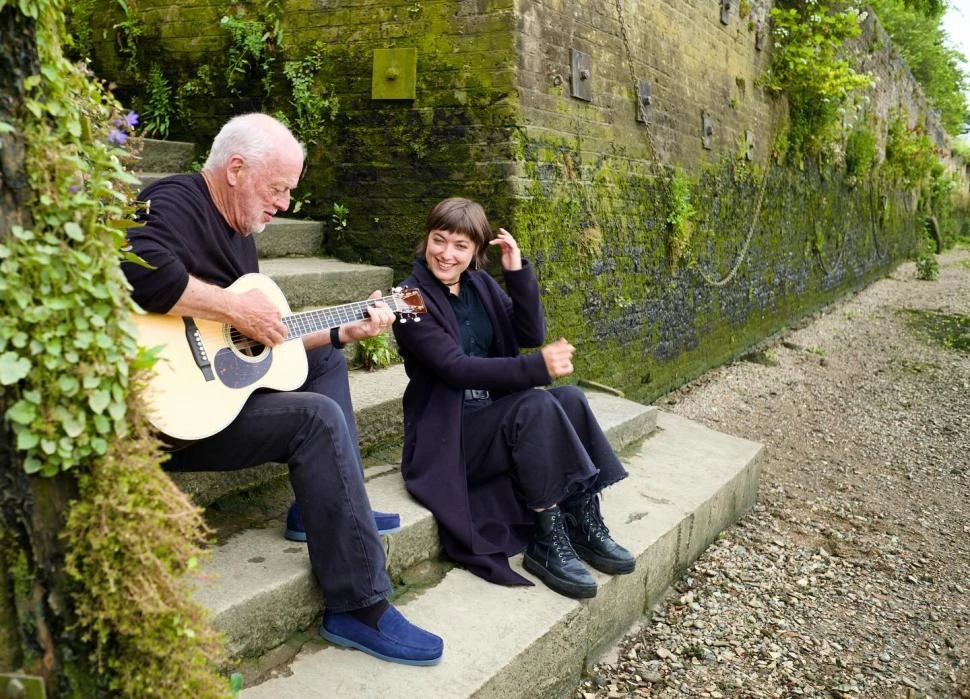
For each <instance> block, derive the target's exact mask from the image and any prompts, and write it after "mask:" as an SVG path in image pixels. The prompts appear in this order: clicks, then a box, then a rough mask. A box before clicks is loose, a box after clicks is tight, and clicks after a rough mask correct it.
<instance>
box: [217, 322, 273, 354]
mask: <svg viewBox="0 0 970 699" xmlns="http://www.w3.org/2000/svg"><path fill="white" fill-rule="evenodd" d="M227 329H228V335H229V337H228V338H227V339H228V344H230V345H232V348H233V350H235V352H236V354H238V355H240V356H241V357H243V358H244V359H245V358H249V359H258V358H259V357H261V356H262V355H263V353H264V352H265V351H266V345H264V344H262V343H261V342H256V340H251V339H249V338H248V337H246V336H245V335H243V334H242V333H241V332H239V331H238V330H236V329H235V328H233V327H229V326H227Z"/></svg>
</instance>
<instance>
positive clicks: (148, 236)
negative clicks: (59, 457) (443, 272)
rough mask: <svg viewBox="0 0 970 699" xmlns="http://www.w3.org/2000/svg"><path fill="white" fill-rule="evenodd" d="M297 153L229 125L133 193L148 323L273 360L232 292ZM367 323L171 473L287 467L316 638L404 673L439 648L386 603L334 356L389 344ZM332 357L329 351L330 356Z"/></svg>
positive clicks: (264, 319) (253, 130) (310, 347)
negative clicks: (229, 341)
mask: <svg viewBox="0 0 970 699" xmlns="http://www.w3.org/2000/svg"><path fill="white" fill-rule="evenodd" d="M303 161H304V151H303V147H302V146H301V145H300V143H299V142H298V141H297V140H296V139H295V138H294V137H293V135H292V134H291V133H290V131H289V130H288V129H287V128H286V127H285V126H284V125H283V124H282V123H280V122H279V121H277V120H276V119H273V118H272V117H270V116H267V115H265V114H246V115H242V116H238V117H235V118H234V119H232V120H230V121H229V122H228V123H226V124H225V125H224V126H223V127H222V129H221V130H220V132H219V133H218V135H217V136H216V138H215V140H214V141H213V144H212V149H211V151H210V153H209V157H208V159H207V160H206V163H205V165H204V166H203V168H202V171H201V172H200V173H199V174H192V175H175V176H172V177H166V178H164V179H162V180H160V181H158V182H156V183H154V184H152V185H150V186H149V187H147V188H146V189H145V190H144V191H143V192H142V194H141V199H142V200H143V201H148V200H150V201H151V205H150V207H149V210H148V211H147V212H146V213H145V214H144V215H143V216H142V220H141V223H142V224H143V225H142V226H141V227H139V228H134V229H132V230H131V232H130V236H129V238H130V241H131V244H132V248H133V251H134V252H135V253H136V254H137V255H138V256H140V257H141V258H142V259H144V260H145V261H146V262H148V263H149V264H150V265H151V267H152V268H151V269H149V268H147V267H143V266H139V265H135V264H131V263H126V264H125V265H124V271H125V274H126V275H127V277H128V280H129V281H130V283H131V285H132V287H133V292H132V296H133V298H134V300H135V301H136V302H137V303H138V304H139V305H140V306H141V307H142V308H144V309H145V310H147V311H150V312H153V313H164V314H172V315H176V316H185V317H191V318H199V319H205V320H211V321H218V322H221V323H227V324H230V325H231V326H233V327H234V328H235V329H237V330H238V331H240V332H241V333H242V334H244V335H245V336H246V337H248V338H251V339H253V340H256V341H258V342H259V343H261V344H263V345H266V346H268V347H273V346H276V345H278V344H280V343H281V342H283V340H284V338H285V337H286V334H287V328H286V326H285V325H284V323H283V320H282V318H281V313H280V310H279V308H277V306H276V305H275V304H274V303H273V302H272V301H271V300H270V299H269V298H267V296H266V295H264V294H263V292H262V291H261V290H259V289H258V288H254V289H249V290H248V291H245V292H242V293H236V292H234V291H231V290H227V289H226V287H228V286H230V285H231V284H232V283H233V282H235V281H236V280H237V279H238V278H239V277H241V276H242V275H244V274H247V273H250V272H256V271H257V270H258V261H257V256H256V245H255V242H254V240H253V238H252V234H253V233H258V232H259V231H261V230H263V228H265V226H266V224H267V223H269V221H270V220H271V219H272V217H273V216H274V215H275V214H276V213H277V212H279V211H285V210H286V209H287V207H288V206H289V204H290V192H291V191H292V190H293V189H294V188H295V187H296V186H297V183H298V182H299V180H300V176H301V174H302V171H303ZM366 313H367V317H366V318H363V319H361V320H357V321H354V322H350V323H346V324H343V325H341V326H339V327H338V328H332V329H329V330H324V331H321V332H314V333H311V334H308V335H306V336H305V337H304V338H303V344H304V346H305V347H306V349H307V358H308V365H309V372H308V378H307V380H306V383H305V384H304V385H303V386H302V387H300V388H299V389H297V390H296V391H289V392H283V391H258V392H254V393H253V394H252V395H250V396H249V397H248V399H247V400H246V402H245V404H244V405H243V407H242V409H241V411H240V412H239V415H238V416H237V417H236V418H235V419H234V420H233V421H232V422H231V423H230V424H229V425H228V426H227V427H225V428H224V429H222V430H221V431H219V432H217V433H216V434H214V435H212V436H209V437H205V438H203V439H199V440H196V441H192V442H189V443H180V444H178V445H177V446H176V447H175V448H174V450H173V452H172V456H171V460H170V461H169V462H167V464H166V468H168V469H169V470H173V471H200V470H212V469H219V470H234V469H241V468H246V467H249V466H255V465H258V464H263V463H267V462H274V461H275V462H285V463H287V464H288V465H289V473H290V482H291V484H292V486H293V491H294V493H295V495H296V504H297V505H298V506H299V512H300V513H301V514H302V520H303V521H302V523H301V524H302V525H304V526H305V532H306V539H307V544H308V548H309V555H310V561H311V564H312V566H313V571H314V574H315V575H316V577H317V581H318V582H319V584H320V588H321V590H322V591H323V593H324V597H325V605H326V610H325V612H324V617H323V623H322V625H321V627H320V633H321V634H322V635H323V636H324V637H325V638H326V639H328V640H329V641H331V642H333V643H336V644H339V645H343V646H348V647H353V648H358V649H360V650H363V651H365V652H367V653H370V654H371V655H374V656H376V657H379V658H382V659H384V660H389V661H392V662H400V663H405V664H411V665H432V664H434V663H437V662H438V661H439V660H440V659H441V655H442V652H443V642H442V640H441V639H440V638H439V637H438V636H436V635H434V634H432V633H429V632H427V631H425V630H423V629H420V628H418V627H417V626H415V625H413V624H411V623H410V622H408V621H407V620H406V619H405V618H404V617H403V615H401V613H400V612H399V611H397V609H395V608H394V607H393V606H392V605H390V604H389V603H388V601H387V597H388V595H389V593H390V592H391V583H390V580H389V578H388V575H387V572H386V570H385V555H384V548H383V546H382V545H381V541H380V538H379V534H378V528H377V526H376V524H375V521H374V515H373V513H372V511H371V508H370V504H369V502H368V499H367V493H366V491H365V489H364V480H363V469H362V465H361V461H360V454H359V451H358V446H357V445H358V442H357V431H356V425H355V422H354V415H353V409H352V406H351V400H350V388H349V384H348V381H347V365H346V362H345V360H344V358H343V355H342V353H341V352H339V351H338V348H339V345H340V344H342V343H344V342H351V341H354V340H360V339H362V338H365V337H373V336H375V335H379V334H380V333H382V332H384V331H385V330H386V329H387V328H388V327H389V326H390V325H391V323H393V321H394V314H393V313H392V312H391V311H390V310H389V309H388V308H387V307H386V306H385V305H384V304H383V303H380V302H375V303H374V304H373V305H369V306H368V308H367V311H366ZM335 345H336V346H337V347H335Z"/></svg>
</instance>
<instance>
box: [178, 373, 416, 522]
mask: <svg viewBox="0 0 970 699" xmlns="http://www.w3.org/2000/svg"><path fill="white" fill-rule="evenodd" d="M349 375H350V394H351V397H352V398H353V402H354V415H355V417H356V418H357V428H358V431H359V432H360V439H361V449H362V450H363V451H365V452H366V451H368V450H369V449H371V448H372V447H375V446H378V445H380V444H385V443H393V442H395V441H398V442H399V441H400V440H401V435H402V434H403V431H404V427H403V422H402V417H401V396H403V395H404V388H405V386H407V381H408V380H407V376H406V375H405V374H404V366H403V365H402V364H397V365H393V366H390V367H388V368H386V369H380V370H378V371H363V370H352V371H350V372H349ZM171 475H172V480H173V481H175V483H176V484H177V485H178V486H179V488H181V489H182V491H183V492H185V493H187V494H188V495H190V496H191V497H192V500H193V501H194V502H195V503H196V504H197V505H199V506H200V507H207V506H209V505H211V504H212V503H213V502H216V501H217V500H219V499H221V498H224V497H226V496H228V495H232V494H234V493H239V492H242V491H244V490H251V489H253V488H257V487H261V486H265V485H267V484H271V483H273V482H275V481H279V480H281V479H285V478H286V477H287V468H286V465H285V464H263V465H261V466H254V467H253V468H247V469H242V470H241V471H217V472H212V473H203V472H194V473H173V474H171ZM377 509H381V508H379V507H378V508H377Z"/></svg>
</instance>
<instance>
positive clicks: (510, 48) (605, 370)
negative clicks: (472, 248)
mask: <svg viewBox="0 0 970 699" xmlns="http://www.w3.org/2000/svg"><path fill="white" fill-rule="evenodd" d="M138 3H139V4H138V12H139V13H141V15H142V16H144V17H145V18H146V19H145V21H146V23H148V25H149V26H148V31H147V32H146V39H145V41H144V42H143V50H144V52H145V53H146V55H149V54H151V55H158V56H164V57H165V61H166V62H167V63H166V65H168V66H171V67H172V68H171V70H175V71H178V70H181V71H183V73H184V74H185V75H191V74H192V71H193V70H196V69H197V65H198V63H199V62H200V61H207V60H211V61H214V62H216V64H218V61H219V60H223V61H224V56H225V54H226V52H227V50H228V48H229V39H228V35H227V34H226V32H225V31H224V30H223V29H221V28H220V27H219V24H218V18H219V17H220V16H222V15H223V14H230V13H233V12H235V13H240V12H242V13H244V14H245V13H247V12H248V13H250V15H253V14H256V13H258V7H256V6H250V5H244V4H243V5H232V6H230V5H228V4H221V3H212V2H207V1H203V2H199V3H197V4H195V5H193V6H191V7H189V6H184V5H176V4H175V2H174V0H138ZM283 6H284V8H285V11H284V12H283V14H282V16H281V23H280V27H281V29H282V31H283V37H284V40H283V42H282V44H281V55H280V56H277V57H276V60H295V59H298V58H299V57H301V56H303V55H306V54H307V53H308V52H311V51H316V52H318V53H319V54H320V55H322V56H323V57H324V59H325V60H324V66H325V67H324V68H323V69H322V70H321V72H320V74H319V75H318V76H317V84H318V87H319V89H320V90H322V91H326V92H327V94H330V95H336V96H337V97H338V99H339V112H338V115H337V117H336V119H335V120H334V121H333V122H332V123H331V125H330V128H329V129H328V130H327V133H326V135H325V136H324V137H322V138H321V139H320V142H318V143H317V144H316V145H315V146H314V147H313V148H311V151H310V156H309V168H308V171H307V175H306V177H305V180H304V187H303V189H304V191H305V192H306V193H307V194H308V195H309V197H310V201H309V203H308V205H307V207H306V208H305V209H304V212H305V213H309V214H310V215H313V216H315V217H316V218H318V219H321V220H324V221H329V220H330V212H331V210H332V206H333V203H335V202H336V203H339V204H341V205H343V206H345V207H346V208H347V210H348V211H349V215H348V226H347V227H346V228H345V229H341V228H338V227H331V229H330V230H329V232H328V235H327V239H326V243H325V245H326V252H327V253H329V254H336V255H338V256H340V257H343V258H345V259H354V260H364V261H368V262H372V263H376V264H384V265H391V266H393V267H394V268H395V270H396V272H397V276H398V277H403V276H404V275H405V274H406V273H407V270H408V268H409V266H410V259H411V257H412V250H413V248H414V244H415V242H416V241H417V238H418V236H419V234H420V231H421V229H422V224H423V220H424V217H425V216H426V214H427V212H428V210H429V209H430V207H431V206H432V205H433V204H434V203H435V202H436V201H438V200H440V199H441V198H444V197H447V196H453V195H464V196H469V197H472V198H475V199H478V200H479V201H481V202H482V203H483V204H484V205H485V207H486V209H487V211H488V212H489V215H490V217H491V218H492V221H493V224H494V225H495V226H496V227H497V226H500V225H501V226H505V227H506V228H509V229H510V230H512V231H513V232H514V233H515V234H516V235H517V237H518V238H519V239H520V241H521V243H522V246H523V249H524V250H525V251H526V253H527V255H529V256H530V257H531V258H532V259H533V260H534V261H535V264H536V269H537V272H538V275H539V277H540V281H541V283H542V288H543V290H544V294H545V302H546V305H547V308H548V310H549V313H550V319H551V331H552V334H553V335H555V336H558V335H565V336H566V337H568V338H570V340H572V341H573V342H574V344H576V345H577V347H578V348H579V352H578V354H577V361H576V366H577V372H576V376H577V377H585V378H589V379H593V380H596V381H600V382H602V383H607V384H611V385H614V386H617V387H618V388H622V389H624V390H625V391H627V392H628V395H631V396H632V397H635V398H640V399H652V398H654V397H656V396H658V395H660V394H662V393H663V392H665V391H667V390H669V389H670V388H671V387H673V386H676V385H678V384H679V383H682V382H683V381H685V380H687V379H689V378H691V377H692V376H695V375H697V374H699V373H701V372H702V371H704V370H705V369H707V368H710V367H711V366H715V365H717V364H719V363H721V362H723V361H725V360H727V359H730V358H731V357H734V356H737V355H739V354H741V353H742V352H743V351H745V350H746V349H747V348H749V347H750V346H751V345H753V344H755V343H757V342H758V341H759V340H761V339H763V338H764V337H765V336H767V335H769V334H770V333H772V332H775V331H777V330H778V329H780V328H782V327H784V326H785V325H787V324H790V323H792V322H793V321H795V320H797V319H798V318H800V317H802V316H804V315H806V314H807V313H810V312H811V311H813V310H814V309H817V308H818V307H819V306H821V305H823V304H825V303H827V302H829V301H831V300H833V299H836V298H838V297H839V296H842V295H844V294H846V293H848V292H850V291H852V290H854V289H857V288H860V287H861V286H863V285H865V284H867V283H869V282H870V281H871V280H873V279H875V278H878V277H879V276H880V275H882V274H885V273H886V272H887V271H888V270H889V269H891V268H892V267H893V266H894V265H895V264H897V263H898V262H899V261H900V260H901V259H904V258H905V257H906V256H908V255H910V254H911V253H912V252H913V251H914V249H915V248H916V246H917V244H918V242H919V240H920V236H921V235H922V231H923V224H922V221H923V219H924V218H925V216H927V215H931V214H932V213H933V212H928V211H925V210H923V209H922V208H921V204H920V200H919V198H918V197H917V195H916V194H915V193H913V192H896V191H893V190H891V189H887V187H889V186H890V185H887V184H886V183H885V182H884V181H883V180H881V179H879V177H878V168H876V175H875V176H874V177H873V178H872V179H871V180H866V181H864V182H850V181H849V180H847V178H846V177H845V173H844V171H843V169H842V166H840V165H839V164H838V161H837V160H836V161H835V164H833V165H830V166H826V167H824V168H821V169H819V168H816V167H814V166H812V165H811V164H809V165H808V166H807V167H804V166H801V165H798V164H792V163H785V161H784V159H783V157H782V156H783V154H782V150H783V148H782V146H781V145H780V144H782V143H783V138H782V136H783V134H784V132H785V127H786V123H785V119H786V117H785V115H786V105H785V102H784V100H783V99H781V98H779V97H773V96H771V95H768V94H766V93H765V92H764V91H763V90H762V89H761V88H760V87H759V84H758V77H759V75H760V74H761V73H762V71H763V70H764V69H765V68H766V67H767V65H768V61H769V59H770V51H771V46H770V43H771V40H770V38H769V37H768V35H767V32H766V25H765V20H766V18H767V12H768V8H769V3H768V2H767V0H752V1H751V2H748V3H740V4H738V3H732V9H731V11H730V13H729V15H728V16H727V17H726V20H727V22H726V23H725V22H724V21H722V16H721V8H720V4H719V3H715V2H710V1H709V0H658V2H652V3H639V2H630V1H628V0H619V2H617V0H583V1H582V2H567V1H566V0H461V1H458V2H456V1H454V0H451V1H448V2H443V1H425V0H412V1H411V2H400V3H385V2H376V1H372V0H356V1H355V2H348V1H346V0H334V1H331V2H327V3H321V2H308V1H307V0H288V1H286V2H284V3H283ZM739 7H741V8H743V9H744V12H745V15H744V16H743V17H742V16H741V15H740V14H739V12H740V10H739ZM187 13H191V16H192V20H191V22H188V23H187V22H186V21H185V20H184V18H183V15H187ZM149 18H151V19H149ZM154 23H159V26H157V27H156V26H153V24H154ZM176 26H177V27H181V29H179V30H176V29H174V28H173V27H176ZM880 32H881V30H880V29H879V28H878V26H877V25H875V24H874V20H872V19H871V18H870V19H869V20H867V30H866V34H865V35H864V37H863V38H862V39H861V40H860V42H859V44H858V45H856V46H854V47H853V51H855V52H856V54H857V56H858V60H859V62H860V64H861V65H863V67H865V68H867V69H869V70H871V71H873V72H874V73H875V74H876V75H877V77H878V82H877V83H876V86H875V87H873V88H871V89H870V90H869V91H868V92H867V93H866V94H863V95H860V98H859V99H858V100H856V101H854V102H853V103H852V104H850V105H849V108H848V109H847V111H846V125H847V127H851V125H852V124H853V123H864V124H866V125H867V126H868V127H869V128H871V129H873V131H875V132H876V133H877V134H879V137H880V139H879V141H880V148H884V145H885V131H886V128H887V122H888V121H889V120H890V119H891V118H892V115H894V114H898V113H903V114H905V115H906V118H907V120H908V121H909V123H911V124H920V125H922V126H923V127H924V128H925V129H926V131H927V133H930V134H932V135H934V137H935V138H936V139H937V143H938V144H939V143H941V141H945V138H944V137H943V135H942V132H941V130H940V129H939V126H938V124H937V123H936V121H935V119H934V117H933V115H932V113H931V112H930V110H929V109H927V108H926V106H925V104H923V102H922V98H921V96H920V93H919V90H918V88H916V87H915V85H914V84H913V82H912V79H911V78H910V76H909V74H908V72H907V71H906V70H905V68H904V67H902V66H901V64H900V63H899V59H898V58H897V57H896V56H895V55H894V53H893V50H892V47H891V45H890V44H889V43H888V40H886V38H885V36H884V33H883V34H881V33H880ZM104 36H105V37H106V40H105V42H104V43H102V44H99V45H98V47H97V55H98V56H107V55H109V54H111V53H112V51H113V49H112V48H111V38H110V36H111V30H110V29H106V33H105V34H104ZM403 47H414V48H416V49H417V55H418V58H417V90H416V99H414V100H402V101H397V100H392V101H387V100H373V99H371V92H370V89H371V68H372V61H373V51H374V49H377V48H403ZM572 51H580V52H582V53H584V54H585V55H586V56H588V58H589V61H590V67H591V70H590V75H589V77H588V78H587V80H588V81H589V85H590V88H591V93H592V99H591V100H589V101H585V100H580V99H577V98H575V97H573V96H571V85H572V81H575V80H579V79H580V78H579V76H576V75H573V74H572V71H571V61H570V59H571V52H572ZM113 65H114V66H115V68H112V67H111V66H113ZM95 67H96V69H97V70H98V71H99V72H100V73H102V74H103V75H105V76H106V77H109V78H111V79H113V80H115V81H117V82H119V86H120V87H121V89H122V90H124V89H132V87H133V86H126V85H125V84H124V80H123V76H122V75H121V73H118V72H115V73H114V74H112V71H113V70H114V71H117V64H112V63H111V62H110V61H109V60H107V59H105V60H100V61H96V65H95ZM105 71H107V72H105ZM216 72H218V71H216ZM638 80H641V81H646V83H645V84H646V85H647V86H648V87H649V89H650V93H651V101H650V104H649V111H648V123H646V124H644V123H641V122H638V121H637V119H636V117H637V107H636V87H635V81H638ZM283 87H284V86H279V85H277V86H274V89H273V90H271V91H272V92H273V93H274V94H275V97H276V99H277V100H278V104H277V107H279V106H285V100H286V92H285V89H283ZM244 106H246V105H242V104H240V103H239V99H238V98H237V99H236V101H235V102H233V101H232V100H231V99H229V98H227V97H225V96H222V95H219V94H213V95H205V96H204V99H200V104H199V107H198V114H199V115H202V116H205V115H208V116H209V119H208V120H206V119H205V118H202V117H201V116H200V117H198V118H197V121H196V125H197V128H195V129H194V131H193V133H191V134H179V135H180V136H181V137H185V138H192V139H193V140H196V141H198V142H200V143H205V142H206V141H207V140H208V139H209V138H210V137H211V135H212V132H213V131H214V130H215V128H217V127H218V125H219V124H220V123H221V122H222V121H223V120H224V118H225V117H226V116H228V115H229V114H232V113H236V112H238V111H242V109H241V108H242V107H244ZM267 106H268V107H272V104H269V105H263V108H267ZM705 123H706V124H707V125H708V126H709V130H708V131H707V132H705V131H704V130H703V125H704V124H705ZM944 145H945V144H944ZM941 153H942V155H943V158H944V161H945V162H946V164H947V166H948V167H949V168H950V170H951V171H952V172H953V173H955V174H956V175H957V176H958V177H960V178H961V180H960V187H961V188H962V191H963V192H964V193H966V190H967V186H966V184H967V181H966V173H965V170H964V169H963V168H962V164H960V163H955V162H953V161H951V160H949V159H948V156H947V155H946V153H945V151H943V150H941ZM675 173H682V175H683V176H684V177H686V179H687V180H688V182H689V183H690V202H691V206H692V208H693V210H694V211H695V213H694V215H693V216H691V217H690V226H689V227H688V229H687V230H686V232H684V233H682V234H681V235H682V237H683V239H682V240H679V241H677V244H676V246H675V245H674V241H673V240H672V232H671V224H670V222H669V220H670V218H671V216H672V213H673V209H672V207H674V206H675V202H674V197H673V196H672V191H671V181H672V176H673V175H674V174H675ZM963 201H964V202H965V197H964V200H963ZM965 214H966V210H965V205H964V206H963V208H961V207H959V206H958V207H957V208H956V209H954V210H953V212H952V213H948V214H947V215H946V216H944V217H943V220H941V221H940V224H941V227H943V228H944V229H945V230H947V231H951V232H952V231H954V230H956V228H957V226H958V224H959V223H960V220H961V218H962V217H963V216H964V215H965ZM951 237H952V236H951ZM725 278H727V279H725Z"/></svg>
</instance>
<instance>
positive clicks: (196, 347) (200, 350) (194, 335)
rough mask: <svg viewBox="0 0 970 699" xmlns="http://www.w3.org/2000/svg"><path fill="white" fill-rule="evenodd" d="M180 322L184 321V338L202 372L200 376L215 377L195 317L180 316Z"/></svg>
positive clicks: (208, 378) (209, 378)
mask: <svg viewBox="0 0 970 699" xmlns="http://www.w3.org/2000/svg"><path fill="white" fill-rule="evenodd" d="M182 322H183V323H185V340H186V342H188V343H189V350H190V351H191V352H192V358H193V359H195V365H196V366H197V367H199V370H200V371H201V372H202V378H204V379H205V380H206V381H212V380H214V379H215V378H216V376H215V372H213V371H212V363H211V362H210V361H209V353H208V352H206V351H205V345H204V344H202V333H200V332H199V326H197V325H196V324H195V319H194V318H190V317H189V316H182Z"/></svg>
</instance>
